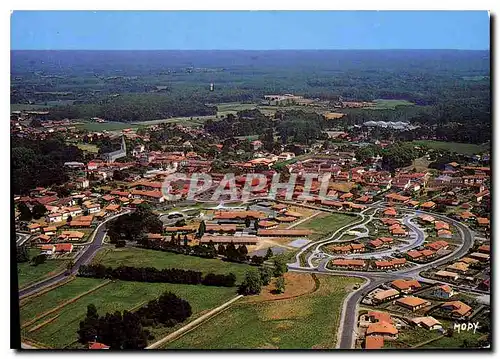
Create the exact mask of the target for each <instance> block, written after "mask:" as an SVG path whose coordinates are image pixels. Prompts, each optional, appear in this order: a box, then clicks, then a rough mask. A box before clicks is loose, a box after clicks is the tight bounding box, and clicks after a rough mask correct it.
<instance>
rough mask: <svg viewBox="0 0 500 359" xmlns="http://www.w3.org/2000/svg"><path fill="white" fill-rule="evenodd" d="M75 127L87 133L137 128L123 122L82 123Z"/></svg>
mask: <svg viewBox="0 0 500 359" xmlns="http://www.w3.org/2000/svg"><path fill="white" fill-rule="evenodd" d="M77 127H82V128H83V129H85V130H87V131H97V132H99V131H116V130H123V129H124V128H137V127H138V126H137V125H133V124H130V123H125V122H103V123H99V122H90V121H89V122H83V123H81V124H79V125H77Z"/></svg>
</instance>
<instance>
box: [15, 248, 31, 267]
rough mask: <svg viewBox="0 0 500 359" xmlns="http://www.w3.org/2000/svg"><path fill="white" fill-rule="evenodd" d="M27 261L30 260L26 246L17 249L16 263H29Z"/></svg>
mask: <svg viewBox="0 0 500 359" xmlns="http://www.w3.org/2000/svg"><path fill="white" fill-rule="evenodd" d="M29 260H30V255H29V252H28V248H27V247H26V246H19V247H17V252H16V261H17V263H24V262H29Z"/></svg>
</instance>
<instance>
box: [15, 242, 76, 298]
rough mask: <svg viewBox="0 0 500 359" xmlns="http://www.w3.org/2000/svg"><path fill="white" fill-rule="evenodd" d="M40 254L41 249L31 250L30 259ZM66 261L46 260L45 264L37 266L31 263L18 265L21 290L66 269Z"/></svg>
mask: <svg viewBox="0 0 500 359" xmlns="http://www.w3.org/2000/svg"><path fill="white" fill-rule="evenodd" d="M39 253H40V250H39V249H36V248H32V249H30V250H29V255H30V258H33V257H35V256H36V255H38V254H39ZM66 264H67V261H66V260H58V259H54V260H46V261H45V262H44V263H42V264H39V265H37V266H34V265H32V264H31V263H30V262H24V263H17V278H18V281H19V288H23V287H27V286H28V285H30V284H33V283H36V282H38V281H40V280H42V279H44V278H45V277H49V276H51V275H54V274H56V273H58V272H60V271H62V270H64V269H65V268H66Z"/></svg>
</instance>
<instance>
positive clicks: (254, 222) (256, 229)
mask: <svg viewBox="0 0 500 359" xmlns="http://www.w3.org/2000/svg"><path fill="white" fill-rule="evenodd" d="M253 229H254V230H255V231H258V230H259V221H257V220H255V221H253Z"/></svg>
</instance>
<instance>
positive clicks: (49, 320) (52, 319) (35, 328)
mask: <svg viewBox="0 0 500 359" xmlns="http://www.w3.org/2000/svg"><path fill="white" fill-rule="evenodd" d="M58 317H59V314H56V315H55V316H54V317H52V318H50V319H47V320H46V321H44V322H43V323H41V324H38V325H35V326H34V327H33V328H31V329H30V330H28V333H33V332H34V331H36V330H38V329H40V328H43V327H44V326H46V325H47V324H49V323H51V322H53V321H54V320H56V319H57V318H58Z"/></svg>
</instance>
